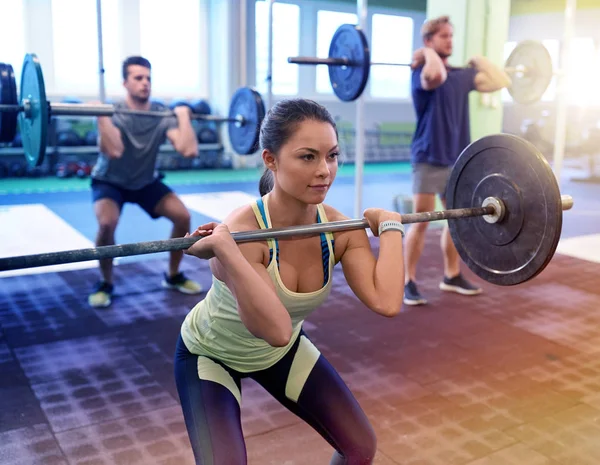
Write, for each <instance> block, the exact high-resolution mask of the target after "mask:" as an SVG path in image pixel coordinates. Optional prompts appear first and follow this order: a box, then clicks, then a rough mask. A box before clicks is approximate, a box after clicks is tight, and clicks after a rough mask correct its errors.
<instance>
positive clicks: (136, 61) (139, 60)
mask: <svg viewBox="0 0 600 465" xmlns="http://www.w3.org/2000/svg"><path fill="white" fill-rule="evenodd" d="M131 65H139V66H143V67H144V68H148V69H150V70H151V69H152V66H150V62H149V61H148V60H147V59H146V58H144V57H140V56H132V57H128V58H126V59H125V61H124V62H123V80H124V81H126V80H127V74H128V73H129V70H128V68H129V66H131Z"/></svg>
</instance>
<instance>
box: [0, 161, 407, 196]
mask: <svg viewBox="0 0 600 465" xmlns="http://www.w3.org/2000/svg"><path fill="white" fill-rule="evenodd" d="M354 171H355V166H354V165H350V164H348V165H343V166H341V167H340V168H339V171H338V177H352V176H354ZM408 173H410V164H409V163H407V162H404V163H373V164H368V165H365V166H364V174H365V175H373V174H375V175H376V174H408ZM261 174H262V168H261V169H254V168H253V169H240V170H185V171H167V172H165V179H164V181H165V183H167V184H168V185H170V186H186V185H192V184H222V183H235V182H252V181H256V182H258V180H259V179H260V175H261ZM89 187H90V180H89V179H79V178H63V179H60V178H56V177H53V176H46V177H43V178H5V179H1V180H0V195H16V194H32V193H52V192H78V191H85V190H88V189H89Z"/></svg>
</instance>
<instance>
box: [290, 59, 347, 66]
mask: <svg viewBox="0 0 600 465" xmlns="http://www.w3.org/2000/svg"><path fill="white" fill-rule="evenodd" d="M288 63H293V64H296V65H329V66H351V65H352V63H351V62H350V60H348V59H347V58H317V57H289V58H288Z"/></svg>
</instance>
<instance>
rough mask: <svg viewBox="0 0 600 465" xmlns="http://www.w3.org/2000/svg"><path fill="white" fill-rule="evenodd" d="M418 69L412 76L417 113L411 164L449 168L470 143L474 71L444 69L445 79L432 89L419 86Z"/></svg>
mask: <svg viewBox="0 0 600 465" xmlns="http://www.w3.org/2000/svg"><path fill="white" fill-rule="evenodd" d="M422 69H423V68H422V67H421V68H418V69H416V70H414V71H413V73H412V84H411V90H412V98H413V105H414V107H415V112H416V114H417V128H416V130H415V134H414V136H413V141H412V147H411V159H412V162H413V163H428V164H431V165H437V166H452V165H454V162H455V161H456V159H457V158H458V156H459V155H460V153H461V152H462V151H463V150H464V149H465V147H466V146H467V145H469V144H470V143H471V134H470V128H469V98H468V96H469V92H471V91H472V90H475V75H476V74H477V70H476V69H475V68H469V67H467V68H451V67H448V68H446V69H447V71H448V78H447V79H446V82H444V83H443V84H442V85H441V86H439V87H438V88H436V89H434V90H424V89H423V87H422V85H421V71H422Z"/></svg>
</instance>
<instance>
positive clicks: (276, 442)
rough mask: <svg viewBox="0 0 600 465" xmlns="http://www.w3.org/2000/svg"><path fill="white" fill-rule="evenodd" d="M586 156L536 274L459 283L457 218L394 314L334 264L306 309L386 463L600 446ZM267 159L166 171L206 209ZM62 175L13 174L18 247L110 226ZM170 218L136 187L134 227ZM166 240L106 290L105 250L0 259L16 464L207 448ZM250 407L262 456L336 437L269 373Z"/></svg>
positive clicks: (311, 459)
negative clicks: (48, 259)
mask: <svg viewBox="0 0 600 465" xmlns="http://www.w3.org/2000/svg"><path fill="white" fill-rule="evenodd" d="M352 170H353V167H350V166H347V167H344V168H343V169H342V170H341V173H340V176H339V177H338V179H337V181H336V184H335V185H334V187H333V189H332V191H331V194H330V196H329V199H328V201H329V203H330V204H332V205H333V206H335V207H337V208H339V209H340V210H341V211H342V212H344V213H345V214H347V215H349V216H351V217H352V216H353V200H354V179H353V177H352ZM573 175H577V173H574V172H571V171H569V170H565V171H564V176H563V179H562V180H561V188H562V191H563V193H565V194H570V195H572V196H573V197H574V199H575V206H574V208H573V210H571V211H569V212H566V213H565V215H564V225H563V236H562V237H563V239H562V240H561V243H560V245H559V253H557V255H555V257H554V259H553V260H552V262H551V263H550V265H549V266H548V267H547V268H546V270H545V271H544V272H543V273H542V274H541V275H540V276H538V277H537V278H536V279H535V280H533V281H530V282H528V283H525V284H522V285H520V286H516V287H511V288H504V287H496V286H493V285H490V284H486V283H481V284H482V286H483V288H484V291H485V292H484V294H482V295H480V296H477V297H474V298H469V297H462V296H457V295H449V294H443V295H442V293H441V291H439V290H438V288H437V284H438V282H439V279H440V266H441V255H440V252H439V246H438V243H439V234H440V231H441V229H440V227H439V226H440V224H439V223H438V224H432V225H431V226H432V227H431V228H429V231H428V236H427V241H428V244H427V246H426V249H425V253H424V257H423V260H422V262H421V265H420V282H421V283H422V284H421V285H422V288H423V291H424V292H425V293H426V295H427V297H428V298H429V300H430V304H429V305H428V306H426V307H419V308H404V309H403V313H402V314H401V315H399V316H398V317H397V318H395V319H392V320H389V319H385V318H382V317H378V316H376V315H374V314H372V313H371V312H369V311H368V310H367V309H366V308H365V307H364V306H363V305H362V304H360V302H358V300H357V299H356V298H355V297H354V296H353V295H351V292H350V290H349V289H348V287H347V286H346V285H345V281H344V278H343V274H342V272H341V269H340V268H339V267H338V268H337V269H336V275H335V278H334V289H333V292H332V295H331V297H330V299H329V300H328V302H327V303H326V304H325V305H324V306H323V308H322V309H320V310H318V311H317V312H315V313H314V314H313V315H312V316H311V317H310V318H309V319H308V320H307V322H306V325H305V329H306V331H307V333H308V334H309V336H310V337H311V338H312V340H313V341H314V342H315V344H316V345H317V346H318V347H319V348H320V350H321V351H322V353H323V354H324V355H325V356H327V357H328V358H329V360H330V361H331V362H332V363H333V365H334V366H335V367H336V368H337V369H338V370H339V372H340V373H341V375H342V377H343V378H344V380H345V381H346V382H347V383H348V385H349V386H350V388H351V389H352V391H353V392H354V394H355V395H356V396H357V398H358V400H359V402H360V404H361V405H362V407H363V408H364V410H365V411H366V413H367V415H368V416H369V418H370V420H371V422H372V424H373V426H374V428H375V431H376V432H377V436H378V453H377V457H376V460H375V463H377V464H403V465H409V464H410V465H417V464H419V465H436V464H444V465H449V464H456V465H467V464H468V465H496V464H498V465H500V464H511V465H512V464H514V465H517V464H518V465H522V464H528V465H557V464H575V463H577V464H590V465H592V464H594V465H596V464H597V463H600V442H598V440H597V438H598V437H599V436H600V423H599V420H598V419H599V418H600V394H599V392H600V361H599V357H598V355H599V353H600V329H599V328H600V315H598V312H597V309H598V308H599V307H600V288H599V286H598V278H597V276H598V275H599V274H600V235H599V234H596V235H595V234H594V231H597V230H598V223H599V218H598V217H599V216H600V213H599V212H600V200H598V199H599V198H600V195H598V194H599V193H600V187H599V186H597V185H594V184H586V183H578V182H572V181H571V177H572V176H573ZM257 179H258V174H257V173H256V172H254V171H249V172H236V173H235V174H224V173H221V172H203V173H196V174H194V175H192V176H191V177H190V176H187V175H186V176H184V175H181V174H178V173H169V174H167V179H166V180H167V182H168V183H169V184H170V185H171V186H172V187H173V188H174V190H175V191H176V192H178V193H179V194H181V195H182V198H183V199H184V201H185V203H186V205H188V207H189V208H190V210H191V212H192V223H193V224H200V223H203V222H205V221H208V220H213V219H216V220H220V219H222V217H223V215H224V214H226V213H227V212H228V211H229V210H230V209H231V208H235V206H237V205H238V204H240V203H245V202H247V201H249V200H250V199H252V198H253V197H255V196H256V194H257ZM47 182H48V181H47V180H28V181H24V180H20V181H19V182H18V183H14V184H12V183H11V182H9V181H8V180H3V182H2V185H1V186H0V224H2V225H3V227H2V229H1V230H0V239H2V240H1V241H0V256H10V255H17V254H22V253H38V252H42V251H51V250H64V249H69V248H80V247H87V246H91V245H93V240H94V235H95V232H96V224H95V219H94V217H93V211H92V207H91V196H90V192H89V190H88V184H89V181H85V180H83V181H82V180H61V183H62V184H52V185H47V184H44V183H47ZM409 182H410V179H409V170H408V167H407V166H405V165H370V166H367V167H366V173H365V179H364V188H363V192H364V203H363V206H364V207H365V208H366V207H369V206H379V207H383V208H388V209H393V208H394V201H393V199H394V196H395V195H396V194H404V195H406V194H407V193H408V192H409V189H410V187H409ZM168 233H169V224H168V222H167V221H166V220H158V221H152V220H150V219H148V218H147V217H146V216H145V214H144V213H143V212H141V210H139V209H138V208H137V207H134V206H131V205H128V206H126V207H125V211H124V216H123V218H122V221H121V223H120V226H119V229H118V230H117V240H118V241H119V242H120V243H125V242H139V241H145V240H156V239H163V238H166V237H167V236H168ZM372 244H373V247H374V249H376V248H377V244H378V242H377V240H376V239H373V240H372ZM165 257H166V256H165V255H164V254H163V255H161V254H158V255H146V256H138V257H127V258H122V259H120V260H119V261H118V266H117V267H116V285H117V287H116V296H115V299H114V301H113V305H112V306H111V307H110V308H108V309H104V310H95V309H91V308H89V307H88V306H87V303H86V298H87V294H88V292H89V290H90V288H91V286H92V284H93V283H94V282H95V281H96V279H97V276H98V274H97V270H96V264H95V263H91V264H88V263H81V264H71V265H61V266H60V267H54V268H48V269H31V270H21V271H20V272H4V273H2V274H0V373H2V375H1V376H0V463H1V464H3V465H5V464H6V465H8V464H10V465H12V464H15V465H16V464H19V465H20V464H30V463H43V464H53V465H58V464H80V465H83V464H86V465H91V464H122V465H124V464H144V465H146V464H148V465H151V464H192V463H193V457H192V454H191V450H190V446H189V441H188V439H187V435H186V430H185V427H184V424H183V419H182V415H181V411H180V408H179V403H178V396H177V392H176V390H175V385H174V380H173V375H172V371H173V364H172V358H173V352H174V344H175V341H176V338H177V335H178V331H179V327H180V325H181V322H182V320H183V318H184V317H185V315H186V313H187V312H188V311H189V310H190V308H191V307H192V306H193V305H194V304H195V303H196V302H197V301H198V299H199V298H202V296H200V297H198V296H185V295H181V294H179V293H176V292H172V291H165V290H163V289H162V288H161V287H160V279H161V273H162V271H163V269H164V268H165V265H166V259H165ZM183 267H184V270H185V272H186V273H187V274H189V276H191V277H193V278H195V279H197V280H199V281H200V282H201V283H202V284H203V285H204V286H205V287H206V288H207V287H208V286H209V284H210V272H209V270H208V267H207V263H206V262H201V261H198V260H196V259H192V258H191V257H185V258H184V262H183ZM466 273H467V274H468V276H469V277H470V278H471V279H473V280H475V281H478V279H477V278H475V277H474V276H473V275H472V273H470V272H468V271H466ZM242 419H243V428H244V433H245V435H246V438H247V448H248V455H249V463H251V464H278V465H280V464H283V463H285V464H289V465H291V464H307V463H328V461H329V458H330V457H331V453H332V449H331V448H330V446H329V445H328V444H327V443H326V442H325V441H324V440H323V439H321V438H320V437H319V436H318V435H317V433H315V432H314V431H313V430H311V429H310V427H308V426H307V425H306V424H304V423H303V422H302V421H300V420H299V419H298V418H296V417H294V416H293V415H292V414H290V413H288V412H287V411H286V410H285V409H283V408H282V407H281V406H280V405H279V404H278V403H277V402H276V401H274V400H273V399H271V398H270V397H269V396H268V395H267V394H266V393H265V392H263V391H262V389H261V388H260V387H259V386H258V385H256V384H254V383H253V382H252V381H248V382H245V383H244V384H243V411H242Z"/></svg>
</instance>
